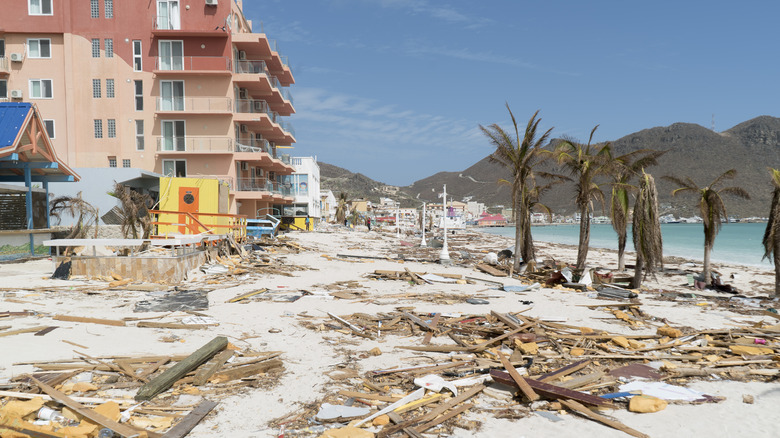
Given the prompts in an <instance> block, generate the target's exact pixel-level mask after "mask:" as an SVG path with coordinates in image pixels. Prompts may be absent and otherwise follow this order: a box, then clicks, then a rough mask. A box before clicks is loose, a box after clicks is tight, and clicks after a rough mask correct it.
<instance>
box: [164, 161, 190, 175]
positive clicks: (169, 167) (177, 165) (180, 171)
mask: <svg viewBox="0 0 780 438" xmlns="http://www.w3.org/2000/svg"><path fill="white" fill-rule="evenodd" d="M162 164H163V175H165V176H175V177H186V176H187V160H163V163H162Z"/></svg>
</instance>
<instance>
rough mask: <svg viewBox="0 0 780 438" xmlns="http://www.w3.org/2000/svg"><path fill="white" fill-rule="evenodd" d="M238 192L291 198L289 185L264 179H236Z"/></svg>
mask: <svg viewBox="0 0 780 438" xmlns="http://www.w3.org/2000/svg"><path fill="white" fill-rule="evenodd" d="M237 190H238V191H240V192H269V193H273V194H275V195H282V196H292V188H291V187H290V184H286V183H284V184H283V183H280V182H277V181H270V180H268V179H266V178H238V186H237Z"/></svg>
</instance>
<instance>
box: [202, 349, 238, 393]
mask: <svg viewBox="0 0 780 438" xmlns="http://www.w3.org/2000/svg"><path fill="white" fill-rule="evenodd" d="M231 357H233V350H225V351H222V352H220V353H219V354H218V355H216V356H214V358H213V359H211V360H210V361H208V362H206V364H205V365H203V366H202V367H200V368H198V372H196V373H195V377H194V378H193V379H192V384H193V385H194V386H201V385H204V384H205V383H206V382H208V380H209V378H211V376H213V375H214V373H216V372H217V371H218V370H219V369H220V368H222V365H225V362H227V361H228V360H230V358H231Z"/></svg>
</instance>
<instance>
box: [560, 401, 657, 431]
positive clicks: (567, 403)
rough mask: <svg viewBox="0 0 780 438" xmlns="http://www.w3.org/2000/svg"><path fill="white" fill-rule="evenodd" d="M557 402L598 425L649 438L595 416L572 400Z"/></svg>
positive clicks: (598, 415)
mask: <svg viewBox="0 0 780 438" xmlns="http://www.w3.org/2000/svg"><path fill="white" fill-rule="evenodd" d="M558 401H559V402H561V404H562V405H564V406H566V407H567V408H569V409H571V410H572V411H575V412H578V413H580V414H582V415H584V416H586V417H588V418H590V419H592V420H595V421H598V422H599V423H602V424H605V425H607V426H609V427H611V428H614V429H617V430H619V431H621V432H625V433H627V434H629V435H631V436H635V437H637V438H650V436H649V435H645V434H643V433H642V432H639V431H637V430H634V429H632V428H630V427H628V426H626V425H625V424H623V423H621V422H619V421H615V420H611V419H609V418H607V417H605V416H603V415H600V414H597V413H595V412H593V411H591V410H590V409H588V408H587V407H585V406H583V405H582V404H581V403H577V402H576V401H574V400H566V399H560V400H558Z"/></svg>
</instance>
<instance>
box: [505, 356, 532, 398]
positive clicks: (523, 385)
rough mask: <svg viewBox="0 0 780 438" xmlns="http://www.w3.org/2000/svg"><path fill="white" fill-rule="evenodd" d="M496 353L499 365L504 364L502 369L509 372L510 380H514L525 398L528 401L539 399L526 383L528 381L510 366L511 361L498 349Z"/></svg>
mask: <svg viewBox="0 0 780 438" xmlns="http://www.w3.org/2000/svg"><path fill="white" fill-rule="evenodd" d="M496 354H498V358H499V359H500V360H501V365H503V366H504V369H506V370H507V372H509V375H510V376H511V377H512V380H514V381H515V384H516V385H517V387H518V388H520V391H522V392H523V395H525V396H526V398H527V399H528V400H530V401H535V400H539V394H537V393H536V392H534V390H533V389H532V388H531V386H529V385H528V382H526V381H525V379H524V378H523V376H521V375H520V373H518V372H517V370H516V369H515V367H513V366H512V364H511V363H509V359H507V358H506V356H504V354H503V353H501V352H500V351H497V352H496Z"/></svg>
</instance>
